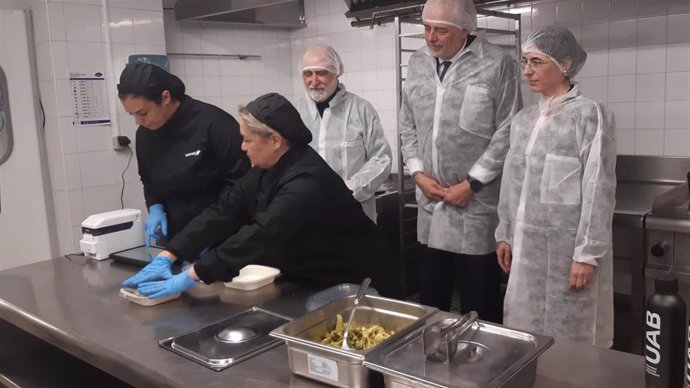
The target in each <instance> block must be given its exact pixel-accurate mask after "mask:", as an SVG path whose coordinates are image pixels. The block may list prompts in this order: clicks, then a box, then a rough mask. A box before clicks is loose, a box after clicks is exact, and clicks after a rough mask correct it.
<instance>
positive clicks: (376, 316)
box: [271, 295, 438, 388]
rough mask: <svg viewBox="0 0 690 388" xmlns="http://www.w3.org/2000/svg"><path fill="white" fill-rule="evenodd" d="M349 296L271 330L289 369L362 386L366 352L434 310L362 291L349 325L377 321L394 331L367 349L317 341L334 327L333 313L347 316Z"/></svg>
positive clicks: (401, 333)
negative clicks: (284, 350) (281, 341)
mask: <svg viewBox="0 0 690 388" xmlns="http://www.w3.org/2000/svg"><path fill="white" fill-rule="evenodd" d="M353 298H354V295H352V296H349V297H347V298H344V299H340V300H337V301H335V302H332V303H329V304H327V305H325V306H322V307H320V308H318V309H316V310H314V311H312V312H310V313H308V314H306V315H304V316H302V317H301V318H298V319H295V320H294V321H292V322H290V323H287V324H285V325H283V326H280V327H278V328H276V329H275V330H273V331H272V332H271V335H272V336H274V337H277V338H282V339H284V340H285V342H286V344H287V349H288V360H289V364H290V370H292V372H293V373H295V374H298V375H301V376H305V377H308V378H311V379H314V380H318V381H321V382H323V383H326V384H330V385H334V386H338V387H353V388H357V387H366V386H367V380H368V378H369V370H368V369H367V368H366V367H364V365H363V361H364V358H365V357H366V356H367V354H369V353H371V352H373V351H374V350H376V348H378V347H380V346H383V345H384V344H386V343H390V342H393V341H395V340H396V338H401V337H403V336H404V335H405V334H407V333H409V332H410V331H412V330H414V329H415V328H417V327H420V326H422V325H423V324H424V322H425V321H426V319H427V318H429V317H430V316H431V315H433V314H434V313H435V312H437V311H438V309H436V308H434V307H428V306H422V305H419V304H414V303H408V302H402V301H398V300H394V299H387V298H382V297H377V296H371V295H366V296H364V298H362V300H361V301H360V303H359V306H358V307H357V311H356V312H355V316H354V319H353V325H357V326H361V325H365V326H370V325H380V326H382V327H383V328H385V329H387V330H394V331H395V334H394V335H392V336H391V337H390V338H388V339H387V340H386V341H384V342H383V343H381V344H379V345H378V346H375V347H373V348H371V349H367V350H342V349H338V348H334V347H331V346H328V345H323V344H321V339H322V338H323V336H324V334H325V333H327V332H328V331H330V330H333V328H334V327H335V322H336V315H337V314H341V315H342V316H343V317H347V315H348V314H349V312H350V309H351V308H352V300H353Z"/></svg>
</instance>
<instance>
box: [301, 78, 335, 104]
mask: <svg viewBox="0 0 690 388" xmlns="http://www.w3.org/2000/svg"><path fill="white" fill-rule="evenodd" d="M337 87H338V80H337V79H336V80H335V81H333V84H332V85H325V87H323V88H319V89H307V93H308V94H309V97H311V99H312V100H314V101H316V102H322V101H325V100H327V99H328V97H330V96H331V95H333V92H335V89H336V88H337Z"/></svg>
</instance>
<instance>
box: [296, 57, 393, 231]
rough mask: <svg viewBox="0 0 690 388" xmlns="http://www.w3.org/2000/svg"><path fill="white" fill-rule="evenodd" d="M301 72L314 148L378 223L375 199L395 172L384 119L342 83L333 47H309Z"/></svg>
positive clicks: (302, 108) (302, 107)
mask: <svg viewBox="0 0 690 388" xmlns="http://www.w3.org/2000/svg"><path fill="white" fill-rule="evenodd" d="M301 67H302V78H303V80H304V88H305V91H306V95H305V97H304V98H301V99H300V100H299V101H297V104H296V107H297V110H298V111H299V113H300V116H301V117H302V121H304V124H306V126H307V128H309V130H310V131H311V133H312V136H313V138H314V140H313V141H312V142H311V143H310V145H311V146H312V148H314V150H316V151H317V152H318V153H319V155H321V157H322V158H324V160H326V163H328V165H329V166H330V167H331V168H332V169H333V170H334V171H335V172H336V173H338V175H340V176H341V177H342V178H343V180H345V184H347V187H348V188H349V189H350V190H352V193H353V195H354V197H355V199H356V200H358V201H359V202H360V203H361V204H362V208H363V209H364V213H366V215H367V216H368V217H369V218H371V220H372V221H374V222H376V198H375V196H374V194H375V192H376V189H377V188H379V186H381V184H382V183H383V182H384V181H385V180H386V178H388V175H389V174H390V170H391V148H390V145H389V144H388V142H387V141H386V138H385V136H384V134H383V127H382V126H381V121H380V120H379V116H378V114H376V110H375V109H374V106H373V105H372V104H371V103H370V102H369V101H366V100H364V99H362V98H361V97H358V96H356V95H354V94H352V93H350V92H348V91H346V90H345V86H344V85H342V84H341V83H340V82H339V81H338V77H340V76H341V75H342V74H343V62H342V60H341V59H340V56H339V55H338V53H337V52H336V51H335V50H334V49H333V48H332V47H330V46H325V45H316V46H311V47H308V48H307V49H306V50H305V52H304V56H303V57H302V66H301Z"/></svg>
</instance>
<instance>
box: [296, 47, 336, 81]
mask: <svg viewBox="0 0 690 388" xmlns="http://www.w3.org/2000/svg"><path fill="white" fill-rule="evenodd" d="M300 67H301V68H302V71H305V70H315V69H320V70H328V71H330V72H331V73H333V74H335V75H336V76H341V75H342V74H343V71H344V70H345V67H344V66H343V61H342V59H340V55H338V53H337V52H336V51H335V49H334V48H333V47H331V46H327V45H313V46H309V47H307V49H306V50H304V55H303V56H302V66H300Z"/></svg>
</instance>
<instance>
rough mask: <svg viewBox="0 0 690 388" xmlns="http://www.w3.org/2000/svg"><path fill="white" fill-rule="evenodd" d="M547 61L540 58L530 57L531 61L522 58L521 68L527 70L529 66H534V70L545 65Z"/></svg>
mask: <svg viewBox="0 0 690 388" xmlns="http://www.w3.org/2000/svg"><path fill="white" fill-rule="evenodd" d="M546 63H547V62H544V61H542V60H540V59H530V60H529V61H528V60H526V59H524V58H523V59H521V60H520V68H522V70H525V69H526V68H527V67H530V68H532V70H537V69H538V68H540V67H542V66H544V65H545V64H546Z"/></svg>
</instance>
